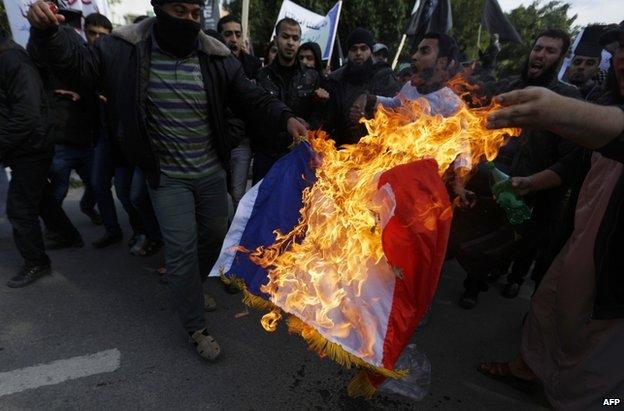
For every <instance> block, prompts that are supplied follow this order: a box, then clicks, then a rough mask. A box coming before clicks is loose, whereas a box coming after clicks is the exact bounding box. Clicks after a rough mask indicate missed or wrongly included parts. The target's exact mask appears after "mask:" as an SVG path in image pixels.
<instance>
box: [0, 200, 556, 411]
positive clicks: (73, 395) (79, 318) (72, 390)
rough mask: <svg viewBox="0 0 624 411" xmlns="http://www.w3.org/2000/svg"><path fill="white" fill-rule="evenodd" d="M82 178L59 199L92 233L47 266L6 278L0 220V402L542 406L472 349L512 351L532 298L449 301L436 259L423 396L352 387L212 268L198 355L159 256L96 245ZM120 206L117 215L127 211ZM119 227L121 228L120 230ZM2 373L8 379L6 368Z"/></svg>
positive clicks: (11, 405)
mask: <svg viewBox="0 0 624 411" xmlns="http://www.w3.org/2000/svg"><path fill="white" fill-rule="evenodd" d="M79 195H80V190H72V191H71V192H70V196H69V198H68V200H67V202H66V205H65V207H66V210H68V211H69V214H70V217H71V218H72V220H74V222H75V223H76V225H77V227H78V229H79V230H80V231H81V233H82V235H83V237H84V239H85V242H86V243H87V246H85V248H83V249H76V250H69V251H52V252H50V256H51V258H52V260H53V275H52V276H49V277H47V278H44V279H42V280H40V281H39V282H37V283H35V284H33V285H32V286H30V287H27V288H24V289H18V290H12V289H9V288H7V287H5V286H4V283H5V282H6V281H7V280H8V279H9V278H10V277H11V276H12V275H13V273H14V271H15V270H16V269H17V267H18V265H19V264H20V263H21V261H20V259H19V255H18V254H17V252H16V250H15V247H14V245H13V241H12V238H11V235H10V226H9V224H8V222H7V221H6V220H4V221H2V222H0V409H2V410H22V409H63V410H65V409H69V410H71V409H76V410H78V409H80V410H85V409H133V410H142V409H150V410H161V409H162V410H170V409H184V410H196V409H198V410H199V409H211V410H212V409H216V410H221V409H224V410H264V409H271V410H275V409H277V410H282V409H283V410H292V409H296V410H298V409H353V410H356V409H357V410H363V409H393V410H395V409H440V410H473V409H474V410H480V409H492V410H501V409H504V410H507V411H511V410H528V409H542V408H544V407H547V403H545V402H544V399H543V396H542V395H540V394H534V395H531V396H528V395H526V394H523V393H520V392H518V391H515V390H514V389H513V388H511V387H508V386H506V385H503V384H501V383H499V382H497V381H492V380H490V379H488V378H486V377H484V376H482V375H481V374H479V373H478V372H477V371H476V367H477V365H478V364H479V362H480V361H487V360H505V359H509V358H511V357H512V356H513V355H514V353H515V352H516V350H517V349H518V345H519V338H520V325H521V321H522V317H523V316H524V314H525V312H526V310H527V307H528V304H529V297H530V289H529V288H528V286H525V287H524V288H523V289H522V292H521V294H520V296H519V297H518V298H516V299H514V300H508V299H505V298H503V297H501V296H500V292H499V291H500V288H501V283H499V284H495V285H494V286H493V288H492V289H491V290H490V291H489V292H487V293H485V294H483V295H482V297H481V300H480V304H479V306H478V307H477V308H475V309H474V310H471V311H466V310H463V309H461V308H459V307H458V306H457V305H456V300H457V298H458V297H459V294H460V292H461V284H462V280H463V276H464V273H463V271H462V269H461V268H460V267H459V266H458V265H457V264H456V263H455V262H453V261H451V262H449V263H447V264H446V265H445V267H444V271H443V278H442V281H441V283H440V288H439V291H438V293H437V296H436V299H435V302H434V305H433V309H432V316H431V318H430V321H429V323H428V324H427V325H426V327H425V328H424V329H423V330H422V331H420V332H418V333H417V334H416V335H415V336H414V342H415V343H416V344H417V347H418V349H419V350H420V351H422V352H424V353H425V354H426V355H427V357H428V358H429V360H430V361H431V364H432V383H431V388H430V391H429V393H428V395H427V396H426V397H425V399H423V400H422V401H420V402H413V401H410V400H408V399H405V398H403V397H400V396H397V395H384V394H378V395H376V396H375V397H374V398H373V399H372V400H370V401H365V400H363V399H351V398H349V397H348V396H347V395H346V390H345V387H346V384H347V382H348V380H349V379H350V377H351V375H352V371H349V370H345V369H342V368H341V367H340V366H338V365H336V364H334V363H332V362H330V361H329V360H327V359H320V358H318V357H317V356H316V355H315V354H313V353H311V352H309V351H308V350H307V348H306V346H305V344H304V342H303V340H301V339H300V338H299V337H297V336H293V335H289V334H288V333H287V331H286V330H285V325H284V324H281V326H280V327H279V329H278V331H277V332H275V333H272V334H269V333H266V332H265V331H264V330H263V329H262V327H261V326H260V324H259V319H260V315H259V313H257V312H254V311H253V310H251V311H250V312H249V314H248V315H244V316H242V317H241V316H237V314H240V313H243V312H245V311H246V309H245V307H244V306H243V305H242V303H241V302H240V299H241V298H240V295H234V296H232V295H229V294H226V293H225V292H224V291H223V288H222V286H221V285H220V284H219V282H218V281H217V280H213V279H210V280H209V281H208V284H207V288H208V289H209V290H210V292H211V293H212V294H213V295H214V296H215V298H216V299H217V302H218V304H219V308H218V310H217V311H215V312H213V313H208V314H207V318H208V321H209V328H210V330H211V332H212V333H213V335H215V336H216V338H217V339H218V341H219V342H220V344H221V346H222V350H223V354H222V357H221V358H220V360H219V361H217V362H216V363H214V364H211V363H207V362H204V361H202V360H201V359H200V357H199V356H198V355H197V354H196V353H195V351H194V348H193V347H192V346H191V345H190V344H189V342H188V337H187V336H186V335H185V333H184V332H183V330H182V329H181V328H180V327H179V325H178V323H177V318H176V316H175V314H174V312H173V311H172V309H171V307H170V306H169V303H168V299H167V289H166V286H164V285H162V284H160V283H159V282H158V278H157V276H156V275H155V273H154V269H155V268H156V267H157V265H158V262H159V258H160V257H152V258H149V259H145V258H140V257H134V256H131V255H129V254H128V251H127V248H126V247H125V245H123V244H121V245H117V246H113V247H111V248H109V249H106V250H94V249H93V248H92V247H91V246H90V243H91V241H93V240H95V239H97V238H98V237H99V236H100V235H101V234H102V233H103V229H102V228H101V227H95V226H93V225H91V223H90V222H89V221H88V220H87V218H86V217H85V216H83V215H82V214H81V213H79V212H78V207H77V201H76V199H77V198H78V196H79ZM124 218H125V216H124ZM126 234H127V233H126ZM3 378H4V379H3Z"/></svg>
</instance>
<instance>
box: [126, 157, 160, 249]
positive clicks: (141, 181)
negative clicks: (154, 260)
mask: <svg viewBox="0 0 624 411" xmlns="http://www.w3.org/2000/svg"><path fill="white" fill-rule="evenodd" d="M130 201H131V202H132V206H133V207H134V208H135V209H136V210H137V211H138V213H139V217H140V218H141V222H142V225H143V234H145V237H147V240H148V241H150V240H151V241H161V240H162V234H160V227H159V226H158V220H157V219H156V214H155V213H154V207H153V206H152V201H151V200H150V196H149V192H148V191H147V182H146V181H145V177H143V173H142V172H141V170H140V169H139V168H138V167H136V168H135V169H134V175H133V176H132V187H131V188H130Z"/></svg>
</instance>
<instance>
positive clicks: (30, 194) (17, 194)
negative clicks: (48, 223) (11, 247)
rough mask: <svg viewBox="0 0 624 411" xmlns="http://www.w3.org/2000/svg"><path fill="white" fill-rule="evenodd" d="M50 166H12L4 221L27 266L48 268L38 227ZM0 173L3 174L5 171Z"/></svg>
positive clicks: (42, 163)
mask: <svg viewBox="0 0 624 411" xmlns="http://www.w3.org/2000/svg"><path fill="white" fill-rule="evenodd" d="M50 162H51V159H46V160H39V161H19V162H16V163H14V164H11V182H10V183H9V192H8V197H7V217H8V219H9V221H10V222H11V225H12V226H13V239H14V240H15V245H16V246H17V248H18V250H19V252H20V254H21V255H22V257H23V258H24V261H25V263H26V266H33V265H49V264H50V259H49V258H48V256H47V255H46V253H45V247H44V245H43V236H42V234H41V226H40V225H39V206H40V204H41V199H42V198H43V195H44V190H45V185H46V176H47V175H48V171H49V170H50ZM0 172H4V168H3V169H2V170H1V171H0Z"/></svg>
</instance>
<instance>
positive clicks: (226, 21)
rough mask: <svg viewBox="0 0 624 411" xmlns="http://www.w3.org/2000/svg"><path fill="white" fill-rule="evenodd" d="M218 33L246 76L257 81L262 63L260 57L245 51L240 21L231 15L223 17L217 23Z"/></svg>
mask: <svg viewBox="0 0 624 411" xmlns="http://www.w3.org/2000/svg"><path fill="white" fill-rule="evenodd" d="M217 32H219V33H220V34H221V35H222V36H223V38H224V39H225V45H226V46H228V48H229V49H230V51H231V52H232V54H234V56H235V57H236V58H237V59H238V60H239V61H240V62H241V65H242V66H243V71H244V72H245V75H246V76H247V77H248V78H250V79H255V78H256V76H257V75H258V70H260V68H261V67H262V63H261V62H260V59H259V58H258V57H256V56H252V55H251V54H249V53H247V52H246V51H245V50H243V48H244V47H243V41H244V40H243V27H242V25H241V23H240V21H239V20H238V19H237V18H236V17H234V16H233V15H231V14H230V15H227V16H225V17H222V18H221V19H220V20H219V22H218V23H217Z"/></svg>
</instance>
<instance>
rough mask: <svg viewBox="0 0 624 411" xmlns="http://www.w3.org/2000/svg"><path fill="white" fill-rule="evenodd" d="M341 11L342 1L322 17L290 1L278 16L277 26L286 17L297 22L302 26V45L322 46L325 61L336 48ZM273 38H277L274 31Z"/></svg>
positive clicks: (284, 3) (285, 2) (287, 0)
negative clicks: (313, 44) (312, 43)
mask: <svg viewBox="0 0 624 411" xmlns="http://www.w3.org/2000/svg"><path fill="white" fill-rule="evenodd" d="M341 9H342V0H341V1H339V2H337V3H336V4H335V5H334V7H332V9H331V10H330V11H329V12H328V13H327V15H326V16H321V15H320V14H316V13H314V12H312V11H310V10H308V9H306V8H304V7H301V6H300V5H298V4H296V3H294V2H292V1H290V0H284V2H283V3H282V7H281V8H280V11H279V14H278V15H277V20H276V24H277V22H278V21H280V20H281V19H283V18H285V17H290V18H291V19H294V20H297V21H298V22H299V24H300V25H301V43H302V44H303V43H306V42H309V41H311V42H314V43H317V44H318V45H319V46H321V52H322V55H323V60H328V59H329V58H330V57H331V54H332V49H333V47H334V40H335V38H336V33H337V31H338V20H340V10H341ZM273 36H275V30H273Z"/></svg>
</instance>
